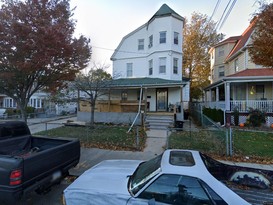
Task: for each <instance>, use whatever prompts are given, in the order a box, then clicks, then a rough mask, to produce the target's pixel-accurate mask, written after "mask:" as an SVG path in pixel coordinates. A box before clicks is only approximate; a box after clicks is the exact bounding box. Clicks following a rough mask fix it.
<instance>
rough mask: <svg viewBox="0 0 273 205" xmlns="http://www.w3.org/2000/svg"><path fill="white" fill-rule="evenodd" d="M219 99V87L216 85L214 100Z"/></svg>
mask: <svg viewBox="0 0 273 205" xmlns="http://www.w3.org/2000/svg"><path fill="white" fill-rule="evenodd" d="M218 101H219V87H216V102H218Z"/></svg>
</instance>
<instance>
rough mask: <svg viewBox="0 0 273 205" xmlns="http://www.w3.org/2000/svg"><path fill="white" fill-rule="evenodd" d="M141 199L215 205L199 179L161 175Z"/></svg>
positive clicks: (170, 202) (176, 203)
mask: <svg viewBox="0 0 273 205" xmlns="http://www.w3.org/2000/svg"><path fill="white" fill-rule="evenodd" d="M139 198H143V199H148V200H149V199H153V198H154V199H155V200H156V201H158V202H162V203H167V204H174V205H180V204H181V205H182V204H183V205H213V203H212V201H211V200H210V198H209V196H208V194H207V192H206V191H205V190H204V188H203V187H202V186H201V184H200V183H199V181H198V179H196V178H194V177H189V176H181V175H171V174H165V175H161V176H160V177H159V178H158V179H156V180H155V181H154V182H153V183H152V184H151V185H150V186H149V187H148V188H147V189H146V190H144V191H143V192H142V193H141V194H140V195H139Z"/></svg>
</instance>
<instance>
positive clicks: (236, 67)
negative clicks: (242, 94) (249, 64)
mask: <svg viewBox="0 0 273 205" xmlns="http://www.w3.org/2000/svg"><path fill="white" fill-rule="evenodd" d="M234 71H235V72H238V71H239V62H238V58H237V59H235V61H234Z"/></svg>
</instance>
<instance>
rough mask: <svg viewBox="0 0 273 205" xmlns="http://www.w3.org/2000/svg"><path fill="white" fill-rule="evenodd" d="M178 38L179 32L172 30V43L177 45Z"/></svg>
mask: <svg viewBox="0 0 273 205" xmlns="http://www.w3.org/2000/svg"><path fill="white" fill-rule="evenodd" d="M178 39H179V33H177V32H174V35H173V43H174V44H175V45H178Z"/></svg>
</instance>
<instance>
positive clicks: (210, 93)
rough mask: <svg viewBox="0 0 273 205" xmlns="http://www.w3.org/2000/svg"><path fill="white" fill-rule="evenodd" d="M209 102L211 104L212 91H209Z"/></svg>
mask: <svg viewBox="0 0 273 205" xmlns="http://www.w3.org/2000/svg"><path fill="white" fill-rule="evenodd" d="M209 101H210V102H211V101H212V90H211V89H209Z"/></svg>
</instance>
